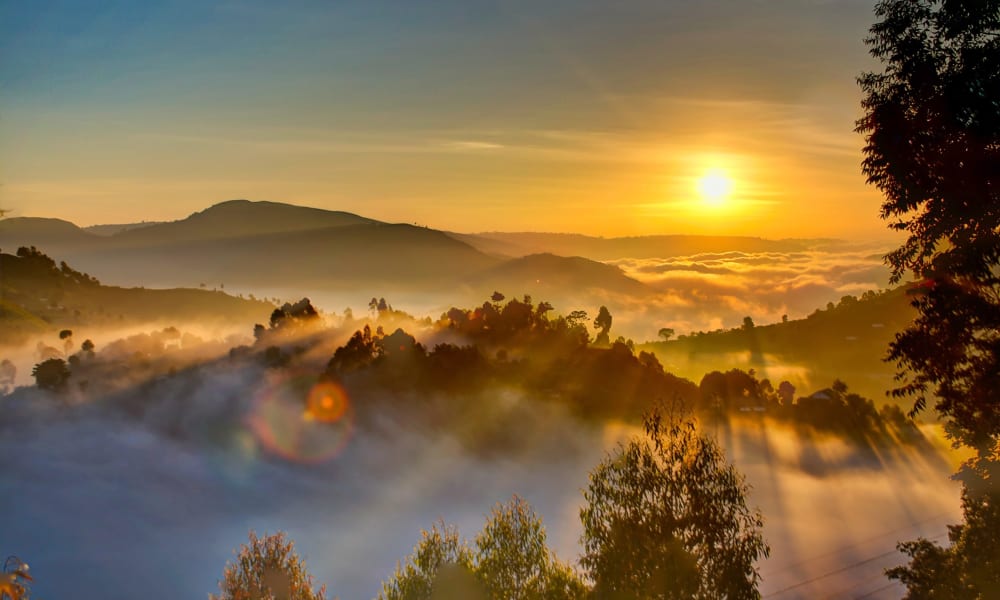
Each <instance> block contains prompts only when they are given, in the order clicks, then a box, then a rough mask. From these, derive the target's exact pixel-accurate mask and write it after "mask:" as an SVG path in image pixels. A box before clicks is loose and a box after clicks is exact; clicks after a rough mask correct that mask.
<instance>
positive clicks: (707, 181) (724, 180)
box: [698, 169, 733, 206]
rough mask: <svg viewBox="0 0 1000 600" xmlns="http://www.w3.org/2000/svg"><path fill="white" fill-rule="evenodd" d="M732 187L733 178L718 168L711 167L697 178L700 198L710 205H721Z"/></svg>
mask: <svg viewBox="0 0 1000 600" xmlns="http://www.w3.org/2000/svg"><path fill="white" fill-rule="evenodd" d="M732 189H733V180H732V179H730V178H729V176H728V175H726V173H725V172H723V171H722V170H720V169H713V170H711V171H709V172H707V173H705V175H703V176H702V177H701V179H699V180H698V193H699V194H700V195H701V200H702V202H704V203H705V204H708V205H710V206H722V204H723V203H725V201H726V199H727V198H728V197H729V192H730V191H732Z"/></svg>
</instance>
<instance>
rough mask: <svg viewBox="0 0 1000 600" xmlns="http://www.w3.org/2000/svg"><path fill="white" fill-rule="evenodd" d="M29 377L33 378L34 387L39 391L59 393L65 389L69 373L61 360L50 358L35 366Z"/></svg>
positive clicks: (64, 362)
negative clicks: (38, 388) (39, 389)
mask: <svg viewBox="0 0 1000 600" xmlns="http://www.w3.org/2000/svg"><path fill="white" fill-rule="evenodd" d="M31 376H32V377H34V378H35V385H37V386H38V387H40V388H41V389H43V390H53V391H61V390H63V389H65V388H66V383H67V382H68V381H69V377H70V371H69V367H67V366H66V361H64V360H63V359H61V358H50V359H48V360H46V361H43V362H40V363H38V364H37V365H35V367H34V368H33V369H32V370H31Z"/></svg>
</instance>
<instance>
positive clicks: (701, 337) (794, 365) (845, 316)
mask: <svg viewBox="0 0 1000 600" xmlns="http://www.w3.org/2000/svg"><path fill="white" fill-rule="evenodd" d="M846 298H850V300H847V299H846ZM846 298H845V300H846V301H841V302H840V303H839V304H837V305H835V306H833V307H832V308H831V307H828V308H827V309H825V310H817V311H815V312H814V313H813V314H811V315H810V316H809V317H807V318H805V319H798V320H790V321H788V322H782V323H774V324H770V325H762V326H755V327H752V328H739V329H730V330H726V331H716V332H709V333H699V334H693V335H687V336H682V337H680V338H678V339H676V340H671V341H667V342H648V343H646V344H642V345H641V346H640V347H639V348H640V349H643V350H647V351H652V352H654V353H655V354H656V355H657V357H658V358H659V359H660V361H661V362H662V363H663V365H664V367H665V368H667V369H668V370H670V371H671V372H674V373H676V374H678V375H681V376H684V377H689V378H693V379H694V380H695V381H698V380H700V378H701V376H702V375H704V374H705V373H707V372H709V371H712V370H719V371H725V370H728V369H732V368H740V369H744V370H746V369H754V370H755V371H756V372H757V373H758V375H759V376H760V377H767V378H770V379H771V381H772V383H773V384H774V385H775V386H777V384H778V383H779V382H780V381H782V380H788V381H790V382H791V383H792V384H793V385H795V386H797V387H799V388H800V389H818V388H820V387H823V386H826V385H830V384H831V383H832V382H833V380H834V379H841V380H843V381H845V382H846V383H847V384H848V385H850V386H851V388H852V389H854V390H856V391H858V392H859V393H861V394H862V395H865V396H867V397H870V398H872V399H875V400H876V401H878V400H879V399H883V398H885V393H886V390H889V389H891V388H892V387H894V381H893V376H894V374H895V368H894V366H893V365H891V364H889V363H886V362H884V361H883V359H884V357H885V356H886V353H887V350H888V346H889V343H890V342H891V341H892V340H893V339H894V337H895V334H896V332H898V331H900V330H901V329H903V328H904V327H906V326H907V325H908V324H909V323H910V322H911V321H912V320H913V318H914V317H915V315H916V311H915V309H914V308H913V307H911V306H910V296H909V287H908V286H903V287H898V288H896V289H893V290H889V291H886V292H883V293H880V294H872V295H868V296H867V297H863V298H861V299H855V298H854V297H853V296H848V297H846Z"/></svg>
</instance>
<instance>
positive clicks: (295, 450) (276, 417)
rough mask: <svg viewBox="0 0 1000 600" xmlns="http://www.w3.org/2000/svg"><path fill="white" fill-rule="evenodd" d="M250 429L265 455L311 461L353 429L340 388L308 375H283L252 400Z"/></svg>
mask: <svg viewBox="0 0 1000 600" xmlns="http://www.w3.org/2000/svg"><path fill="white" fill-rule="evenodd" d="M248 425H249V427H250V430H251V431H253V433H254V436H255V437H256V438H257V441H258V442H259V443H260V445H261V446H262V447H263V448H264V449H265V450H267V451H268V452H270V453H271V454H274V455H277V456H280V457H281V458H283V459H285V460H288V461H290V462H297V463H306V464H315V463H321V462H325V461H327V460H330V459H332V458H334V457H336V456H337V455H338V454H339V453H340V451H341V450H343V448H344V446H346V445H347V442H348V440H349V439H350V437H351V433H352V432H353V430H354V413H353V411H352V410H351V403H350V399H349V397H348V395H347V392H346V391H344V389H343V388H342V387H340V386H339V385H337V384H335V383H332V382H326V381H323V382H319V383H317V382H316V378H315V376H313V375H307V374H302V375H296V374H292V375H284V376H279V377H275V378H274V379H273V380H271V381H269V382H267V384H266V385H265V386H264V388H263V390H262V391H261V393H260V394H258V396H257V397H256V398H255V403H254V410H253V412H252V414H251V416H250V417H249V419H248Z"/></svg>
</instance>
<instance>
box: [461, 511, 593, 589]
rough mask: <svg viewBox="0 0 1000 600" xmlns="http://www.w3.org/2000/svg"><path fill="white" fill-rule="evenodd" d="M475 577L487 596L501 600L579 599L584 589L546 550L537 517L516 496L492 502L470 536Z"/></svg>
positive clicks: (565, 567) (539, 519)
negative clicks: (479, 529)
mask: <svg viewBox="0 0 1000 600" xmlns="http://www.w3.org/2000/svg"><path fill="white" fill-rule="evenodd" d="M476 576H477V577H478V578H479V581H481V582H482V584H483V587H484V588H485V589H486V590H488V591H489V593H490V596H491V597H492V598H503V599H505V600H527V599H540V598H553V599H555V598H580V597H582V595H583V594H582V592H583V591H584V590H585V588H584V585H583V583H582V582H581V581H580V579H579V577H577V576H576V574H575V573H574V572H573V570H572V569H571V568H570V567H569V566H568V565H563V564H561V563H560V562H559V561H558V560H557V559H556V558H555V556H554V555H553V554H552V552H551V551H550V550H549V548H548V546H547V545H546V540H545V527H544V526H543V525H542V519H541V518H540V517H539V516H537V515H536V514H535V512H534V511H533V510H532V509H531V506H529V505H528V503H527V502H526V501H525V500H524V499H522V498H519V497H518V496H514V497H513V498H511V499H510V501H509V502H507V503H506V504H499V503H498V504H497V505H496V506H495V507H494V508H493V511H492V513H491V514H490V516H489V517H488V518H487V520H486V525H485V526H484V527H483V530H482V532H480V534H479V535H478V536H477V537H476ZM574 594H575V595H574Z"/></svg>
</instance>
